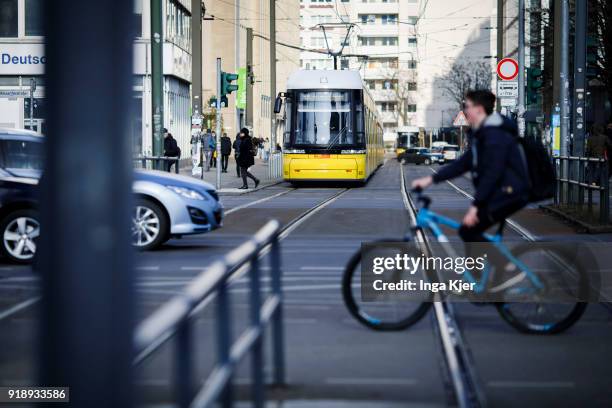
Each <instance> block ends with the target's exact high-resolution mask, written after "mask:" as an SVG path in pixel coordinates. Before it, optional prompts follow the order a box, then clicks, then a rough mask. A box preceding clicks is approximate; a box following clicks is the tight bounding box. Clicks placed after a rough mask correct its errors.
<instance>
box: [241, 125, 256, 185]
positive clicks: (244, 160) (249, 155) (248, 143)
mask: <svg viewBox="0 0 612 408" xmlns="http://www.w3.org/2000/svg"><path fill="white" fill-rule="evenodd" d="M253 150H254V149H253V141H252V139H251V137H250V136H249V130H248V129H247V128H243V129H242V130H241V131H240V147H239V151H240V153H239V154H238V158H237V160H238V164H239V165H240V175H241V176H242V183H243V184H242V187H240V189H241V190H244V189H247V188H249V185H248V184H247V177H248V178H250V179H251V180H253V181H254V182H255V187H256V188H257V186H258V185H259V179H258V178H257V177H255V176H254V175H252V174H251V173H250V172H249V167H251V166H252V165H254V164H255V155H254V154H253Z"/></svg>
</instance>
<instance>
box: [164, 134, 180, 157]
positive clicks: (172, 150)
mask: <svg viewBox="0 0 612 408" xmlns="http://www.w3.org/2000/svg"><path fill="white" fill-rule="evenodd" d="M168 147H169V149H168V151H167V153H168V154H169V155H170V156H180V155H181V149H180V148H179V147H178V143H177V142H176V139H174V138H173V139H170V143H169V146H168Z"/></svg>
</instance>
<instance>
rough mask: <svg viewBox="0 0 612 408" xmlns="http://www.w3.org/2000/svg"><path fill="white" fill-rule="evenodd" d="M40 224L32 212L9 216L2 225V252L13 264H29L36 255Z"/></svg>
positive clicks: (20, 212)
mask: <svg viewBox="0 0 612 408" xmlns="http://www.w3.org/2000/svg"><path fill="white" fill-rule="evenodd" d="M39 236H40V223H39V222H38V220H37V218H36V213H35V212H34V211H32V210H21V211H16V212H14V213H12V214H10V215H9V216H8V217H7V218H6V219H5V220H4V222H3V223H2V252H3V253H4V255H6V256H7V257H8V258H10V259H11V260H12V261H15V262H22V263H25V262H30V261H31V260H32V258H34V255H36V242H37V241H38V237H39Z"/></svg>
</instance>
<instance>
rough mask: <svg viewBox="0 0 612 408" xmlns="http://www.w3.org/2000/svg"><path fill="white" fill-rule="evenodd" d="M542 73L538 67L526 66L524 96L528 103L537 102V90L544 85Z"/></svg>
mask: <svg viewBox="0 0 612 408" xmlns="http://www.w3.org/2000/svg"><path fill="white" fill-rule="evenodd" d="M542 74H543V72H542V70H541V69H540V68H527V84H526V88H527V92H526V97H527V102H528V103H531V104H535V103H538V94H539V90H540V88H542V86H544V82H543V81H542Z"/></svg>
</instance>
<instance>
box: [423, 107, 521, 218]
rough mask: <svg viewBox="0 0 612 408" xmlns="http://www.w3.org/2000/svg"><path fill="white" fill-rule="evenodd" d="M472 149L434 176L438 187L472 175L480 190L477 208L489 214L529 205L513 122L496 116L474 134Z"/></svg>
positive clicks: (476, 197) (471, 140) (498, 115)
mask: <svg viewBox="0 0 612 408" xmlns="http://www.w3.org/2000/svg"><path fill="white" fill-rule="evenodd" d="M469 136H470V138H471V139H470V147H469V148H468V150H467V151H466V152H465V153H464V154H463V155H462V156H461V157H460V158H459V159H458V160H456V161H454V162H453V163H451V164H449V165H447V166H444V167H442V168H441V169H440V171H439V172H438V173H437V174H436V175H434V177H433V179H434V182H435V183H439V182H441V181H444V180H448V179H452V178H454V177H457V176H459V175H461V174H463V173H466V172H468V171H470V172H471V173H472V182H473V183H474V187H475V188H476V194H475V195H474V202H473V204H474V205H475V206H476V207H478V208H480V209H483V210H486V211H487V212H488V213H489V214H493V213H497V212H501V213H503V212H504V211H503V210H504V209H505V208H513V209H516V208H520V207H522V206H523V205H525V204H527V198H528V196H529V181H528V180H529V176H528V174H527V169H526V166H525V160H524V157H523V153H522V152H521V150H520V147H519V144H518V142H517V140H516V138H517V129H516V126H515V124H514V122H512V121H511V120H510V119H508V118H506V117H504V116H502V115H500V114H498V113H493V114H492V115H490V116H489V117H487V118H486V119H485V121H484V123H483V124H482V126H481V127H480V128H479V129H478V130H476V131H475V132H473V133H471V134H470V135H469Z"/></svg>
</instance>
